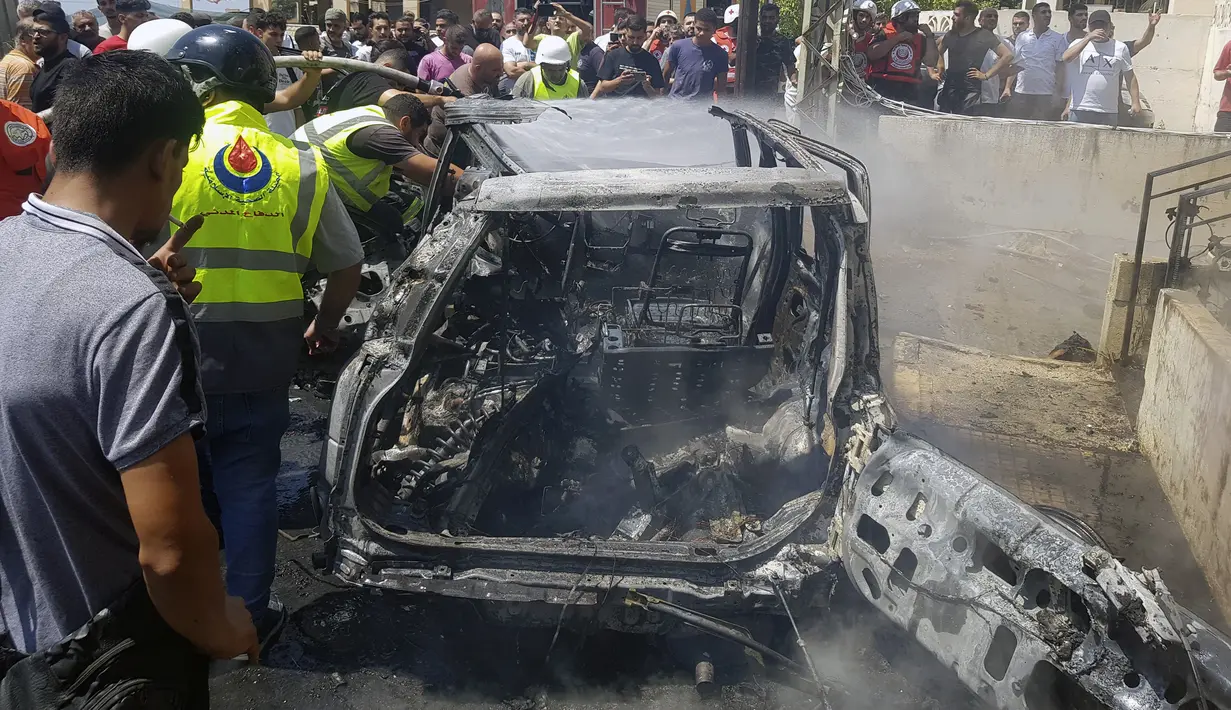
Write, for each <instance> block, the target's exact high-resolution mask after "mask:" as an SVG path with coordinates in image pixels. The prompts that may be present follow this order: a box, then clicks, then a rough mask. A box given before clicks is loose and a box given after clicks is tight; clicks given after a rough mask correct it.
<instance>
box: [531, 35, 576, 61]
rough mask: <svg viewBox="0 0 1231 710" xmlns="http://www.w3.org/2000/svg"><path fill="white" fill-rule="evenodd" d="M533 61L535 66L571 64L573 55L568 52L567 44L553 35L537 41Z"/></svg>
mask: <svg viewBox="0 0 1231 710" xmlns="http://www.w3.org/2000/svg"><path fill="white" fill-rule="evenodd" d="M534 61H535V63H536V64H571V63H572V61H573V53H572V52H571V51H569V48H568V42H565V41H564V40H563V39H562V38H560V37H557V36H555V35H548V36H546V37H544V38H543V39H541V40H539V48H538V51H536V52H535V53H534Z"/></svg>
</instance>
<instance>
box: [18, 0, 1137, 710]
mask: <svg viewBox="0 0 1231 710" xmlns="http://www.w3.org/2000/svg"><path fill="white" fill-rule="evenodd" d="M150 8H151V6H150V4H149V2H148V0H99V10H100V12H101V13H102V15H103V17H104V18H105V19H106V22H105V24H104V25H102V26H100V25H99V24H98V23H97V22H96V21H95V19H94V16H93V15H92V14H91V13H77V14H75V15H73V16H72V18H71V22H70V18H69V17H67V16H66V15H65V12H64V10H63V8H62V7H61V5H60V4H59V3H58V2H55V1H54V0H47V1H45V2H41V3H32V2H29V1H28V0H22V2H21V3H20V4H19V6H18V10H19V14H20V16H21V17H20V22H19V23H18V36H17V46H16V47H15V48H14V49H13V51H12V52H10V53H9V55H7V56H5V57H4V59H3V60H0V73H3V76H2V77H0V86H2V87H3V88H4V91H5V95H4V98H3V99H0V123H3V129H4V130H3V137H2V138H0V159H2V160H3V165H4V168H5V172H4V174H3V176H2V177H3V179H0V218H7V219H4V220H3V221H2V222H0V314H5V315H4V322H5V324H6V325H5V327H4V328H0V674H2V679H0V710H8V709H9V708H19V707H20V708H24V707H51V706H64V705H67V704H69V703H76V705H75V706H83V707H127V705H124V702H126V699H130V700H132V702H134V703H137V702H138V700H139V699H144V700H146V701H150V699H151V698H153V699H154V700H153V701H152V702H154V705H155V706H167V707H199V706H203V705H204V704H207V703H208V699H207V689H206V680H207V673H208V662H209V659H210V658H218V659H228V658H233V657H236V656H239V655H242V654H247V656H248V658H249V660H251V661H253V662H255V661H256V660H257V659H258V657H259V653H260V648H261V647H262V646H263V645H265V644H268V643H269V642H270V641H271V640H272V639H273V638H275V637H276V635H277V633H278V631H279V630H280V629H281V627H282V625H283V624H284V623H285V620H286V610H285V609H284V608H283V606H282V604H281V603H280V602H279V600H278V599H277V598H276V596H275V595H273V594H272V593H271V584H272V581H273V577H274V568H275V553H276V541H277V522H278V521H277V503H276V495H275V494H276V476H277V472H278V469H279V466H280V458H281V451H280V442H281V439H282V436H283V434H284V433H285V430H286V428H287V426H288V423H289V416H290V414H289V410H288V390H289V387H290V384H291V380H292V377H293V375H294V373H295V370H296V368H297V365H298V363H299V357H300V354H301V351H302V350H303V349H304V348H305V347H306V350H307V352H308V353H309V354H317V353H325V352H329V351H331V350H332V349H334V348H336V347H337V345H338V342H339V323H340V322H341V320H342V318H343V316H344V315H345V313H346V309H347V307H348V306H349V305H350V303H351V301H352V299H353V298H354V296H355V294H356V292H357V290H358V288H359V286H360V281H361V277H362V262H363V258H364V249H363V244H362V242H361V240H360V236H359V235H360V230H361V229H362V230H364V231H365V232H366V231H375V232H381V231H385V232H396V231H398V230H401V229H402V228H403V227H404V226H405V225H406V224H408V222H409V221H410V220H413V219H414V218H415V217H416V214H417V211H418V210H419V209H420V208H421V204H420V203H419V202H418V201H417V200H415V201H413V202H411V203H410V204H407V205H403V204H401V203H399V202H398V201H397V200H396V199H391V198H392V197H394V196H393V195H392V194H391V193H392V185H393V183H394V182H395V173H396V174H397V175H400V176H401V179H402V180H405V181H408V182H409V183H411V184H417V185H421V186H422V185H428V184H430V183H432V182H433V181H434V180H436V179H437V178H436V176H437V175H439V176H440V179H441V180H443V189H444V192H445V194H446V196H448V195H449V194H450V193H451V192H452V191H453V189H454V187H455V186H456V184H457V180H458V178H460V176H461V168H459V167H458V166H456V165H451V164H449V161H448V160H447V158H448V157H449V156H445V155H442V148H443V146H444V145H445V143H446V137H447V129H446V127H445V122H444V113H445V107H446V106H447V105H448V104H449V103H450V102H451V101H455V100H456V99H457V98H459V97H465V96H475V95H478V94H489V95H492V96H499V95H511V96H515V97H526V98H532V99H536V100H542V101H550V100H557V99H595V100H605V99H606V98H608V97H639V98H647V99H648V98H654V97H671V98H674V99H677V100H681V101H692V100H695V101H702V102H705V101H715V100H718V101H722V100H724V99H723V98H722V97H723V96H725V95H726V94H728V93H729V92H730V91H731V85H732V82H733V80H734V78H735V77H734V75H733V74H732V71H733V68H734V65H735V56H736V49H737V46H738V42H739V41H740V37H739V35H738V31H737V30H738V27H737V20H738V13H739V6H738V5H733V6H731V7H729V8H727V10H726V11H725V13H724V16H723V17H722V18H719V17H718V15H717V14H716V13H715V12H714V11H713V10H711V9H709V8H702V9H700V10H698V11H697V12H696V13H688V14H686V15H684V17H683V18H682V19H681V18H679V17H677V16H676V14H675V13H674V12H671V11H664V12H662V13H659V15H658V16H657V17H656V18H655V20H654V23H653V25H652V26H651V25H650V23H649V22H648V21H647V20H646V18H644V17H642V16H640V15H637V14H634V13H631V12H628V11H627V10H623V9H621V10H617V11H616V13H615V19H614V24H613V26H612V27H611V28H610V29H609V31H607V32H602V33H598V35H597V36H596V32H595V28H594V27H593V25H592V24H591V23H590V22H588V21H587V20H586V19H584V18H581V17H578V16H576V15H574V14H572V13H570V12H568V11H567V10H566V9H565V8H564V7H563V6H561V5H558V4H557V5H543V4H540V5H538V6H536V7H535V8H527V9H519V10H518V11H517V12H516V13H515V14H514V16H513V17H512V18H511V19H510V21H509V22H507V23H506V22H504V19H505V18H503V17H501V16H500V14H499V13H492V12H489V11H487V10H480V11H478V12H476V13H474V15H473V16H472V17H471V21H470V23H469V24H465V25H463V24H462V23H461V22H460V19H459V18H458V17H457V16H456V15H455V14H454V13H452V12H450V11H447V10H442V11H440V12H439V13H437V15H436V17H435V18H434V22H433V24H432V25H430V26H429V25H428V24H427V23H426V22H424V21H423V19H422V18H415V17H412V16H409V15H408V16H403V17H399V18H397V19H396V20H393V19H391V18H390V17H388V16H387V15H385V14H384V13H380V12H377V13H372V14H370V15H368V16H363V17H361V16H352V17H348V16H346V15H345V14H343V13H341V12H339V11H335V10H329V11H327V12H326V13H325V16H324V23H323V31H322V29H321V28H317V27H314V26H301V27H298V28H296V29H295V31H294V33H293V36H288V35H287V28H288V23H287V20H286V18H284V17H282V16H281V15H279V14H278V13H274V12H261V11H257V10H254V11H252V12H250V13H247V14H245V15H243V16H242V17H237V18H236V19H234V20H232V21H230V22H228V23H213V22H211V21H210V20H209V18H207V17H198V16H194V15H191V14H186V13H179V14H177V15H176V16H174V17H169V18H162V19H159V18H157V17H155V16H154V15H153V14H152V13H151V11H150ZM854 10H855V11H854V12H853V13H852V14H853V17H852V24H851V33H852V40H853V42H852V53H851V55H850V59H851V63H852V65H854V66H855V67H857V70H858V71H860V72H862V73H863V74H864V76H866V78H867V81H868V83H869V84H870V85H871V86H873V87H874V88H875V89H876V90H877V91H878V92H880V93H881V94H882V95H883V96H885V97H889V98H893V99H896V100H900V101H903V102H907V103H912V104H914V105H918V106H924V105H929V106H937V107H939V108H940V109H941V110H944V111H952V112H955V113H971V114H974V113H980V114H982V115H1001V111H1004V109H1006V108H1007V115H1018V116H1023V117H1033V118H1061V117H1067V118H1069V119H1070V120H1074V121H1083V122H1089V123H1106V124H1109V125H1115V119H1114V117H1111V118H1109V115H1111V116H1113V111H1112V110H1111V108H1113V107H1114V103H1112V102H1111V98H1110V97H1109V95H1108V93H1107V92H1108V91H1109V89H1108V87H1113V88H1115V89H1116V92H1117V93H1118V91H1119V83H1120V82H1121V81H1125V82H1127V83H1128V87H1129V89H1128V90H1129V94H1130V96H1131V107H1130V110H1137V109H1138V108H1139V106H1138V92H1137V89H1136V80H1135V78H1133V77H1132V59H1131V58H1132V56H1133V55H1134V54H1135V53H1136V52H1139V51H1141V50H1142V49H1143V48H1144V47H1145V46H1146V45H1148V44H1149V42H1150V40H1151V39H1152V37H1153V31H1154V26H1155V25H1156V24H1157V22H1158V19H1157V17H1156V16H1153V17H1151V19H1150V25H1149V30H1148V31H1147V33H1146V35H1145V36H1143V37H1142V38H1141V39H1140V40H1138V41H1136V42H1134V43H1122V42H1118V41H1115V40H1114V39H1113V38H1112V34H1113V32H1114V26H1113V25H1112V23H1111V21H1110V17H1109V16H1108V15H1107V13H1103V12H1097V11H1096V12H1093V13H1089V14H1088V17H1087V16H1086V13H1085V10H1084V8H1083V6H1080V5H1078V6H1074V7H1073V8H1071V9H1070V16H1071V18H1072V23H1073V29H1072V30H1071V31H1070V33H1069V35H1070V36H1069V37H1062V36H1060V35H1059V34H1057V33H1056V32H1054V31H1053V30H1050V29H1049V24H1050V19H1051V12H1050V8H1049V7H1048V6H1047V4H1046V3H1039V4H1037V5H1036V6H1035V7H1034V9H1033V12H1032V14H1031V15H1030V16H1028V17H1023V16H1022V15H1023V13H1019V14H1018V16H1017V17H1015V18H1014V21H1013V35H1012V36H1010V37H997V36H996V35H995V34H994V31H995V29H996V13H994V12H991V13H988V12H982V13H980V12H978V11H977V9H976V8H975V7H974V6H973V4H971V3H970V2H969V0H959V2H958V4H957V9H956V10H955V12H954V25H953V28H952V29H951V30H950V31H949V32H947V33H945V35H944V36H942V37H939V38H937V37H935V36H934V35H933V33H932V32H931V31H930V30H929V29H928V28H927V27H926V26H921V25H920V24H919V10H918V7H917V5H915V3H914V2H913V0H900V1H899V2H898V3H897V4H896V5H895V6H894V9H893V12H892V13H891V15H890V16H889V17H879V16H878V13H876V6H875V5H874V4H872V3H871V0H857V4H856V5H855V7H854ZM759 13H760V14H759V17H758V18H757V19H758V22H757V23H755V26H756V28H757V32H758V37H757V49H756V52H755V55H754V57H753V58H752V62H751V65H750V66H751V71H752V72H753V76H751V77H749V80H748V81H747V82H745V87H746V90H747V92H748V93H750V94H752V95H754V96H757V97H763V98H772V99H774V100H779V97H780V96H781V95H782V93H783V91H784V89H786V90H788V91H789V90H790V89H792V88H793V87H794V85H795V83H796V81H797V77H796V70H795V63H796V60H797V57H796V52H797V51H798V43H797V42H795V41H793V40H792V39H791V38H789V37H786V36H783V35H782V34H781V33H780V32H779V30H778V24H779V20H780V12H779V8H778V7H777V6H776V5H774V4H772V3H766V4H764V5H761V6H760V10H759ZM286 54H295V55H302V57H303V58H304V59H306V60H307V62H299V63H298V64H299V65H300V66H302V67H303V68H301V69H295V68H291V67H289V66H284V65H279V63H278V62H276V61H275V57H277V56H279V55H286ZM322 56H330V57H337V58H341V59H347V60H353V61H357V62H369V63H371V64H372V65H373V68H375V67H387V68H390V69H394V70H397V71H398V72H402V75H397V74H389V73H382V71H354V70H353V69H354V67H353V66H349V64H348V63H345V62H343V63H338V64H337V65H335V66H332V67H330V68H322V67H321V65H320V64H319V63H317V62H316V61H315V60H318V59H320V57H322ZM406 75H413V76H411V77H409V78H413V79H414V82H413V84H414V85H413V86H412V85H410V84H408V83H407V82H408V81H409V79H408V77H407V76H406ZM399 76H400V78H398V77H399ZM391 77H393V78H391ZM927 78H930V79H931V80H933V81H934V82H936V83H937V84H939V86H938V87H937V88H936V89H934V90H932V92H931V94H930V95H929V94H928V93H927V88H926V86H927V84H926V82H925V79H927ZM1001 79H1003V81H1000V80H1001ZM425 89H426V90H425ZM1006 100H1007V107H1006ZM46 109H51V113H50V121H51V125H50V129H49V127H48V125H47V123H46V122H44V121H43V120H42V119H41V118H40V117H39V115H37V113H36V112H39V111H44V110H46ZM53 136H54V140H55V149H54V160H53V151H52V149H51V140H52V138H53ZM168 225H176V226H177V229H175V230H174V233H173V234H172V233H171V229H170V228H169V227H168ZM49 255H52V256H51V257H50V258H49ZM309 270H312V271H314V272H317V273H320V274H324V275H327V277H328V278H327V281H326V286H325V287H324V291H323V294H322V295H321V297H320V299H319V303H318V305H317V307H316V310H315V312H313V313H305V306H304V290H303V285H302V278H303V276H304V275H305V274H306V273H308V271H309ZM220 547H221V548H222V549H223V550H224V552H225V560H226V565H225V573H223V572H222V571H221V570H220V569H219V564H218V550H219V549H220ZM133 699H138V700H133ZM203 699H204V702H203ZM108 702H109V703H110V704H107V703H108Z"/></svg>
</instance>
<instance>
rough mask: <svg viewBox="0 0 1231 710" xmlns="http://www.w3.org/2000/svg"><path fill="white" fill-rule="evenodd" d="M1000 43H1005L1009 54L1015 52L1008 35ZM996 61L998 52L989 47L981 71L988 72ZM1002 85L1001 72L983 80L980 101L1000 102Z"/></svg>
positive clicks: (987, 102) (986, 102)
mask: <svg viewBox="0 0 1231 710" xmlns="http://www.w3.org/2000/svg"><path fill="white" fill-rule="evenodd" d="M1000 43H1001V44H1003V45H1004V48H1005V49H1007V50H1009V54H1012V53H1013V42H1012V40H1010V39H1009V38H1008V37H1001V38H1000ZM995 63H996V53H995V52H993V51H992V50H990V49H989V50H987V54H986V55H985V56H984V57H983V64H982V65H981V66H980V67H979V71H981V72H984V73H986V72H988V71H989V70H991V68H992V65H993V64H995ZM1001 86H1002V84H1001V83H1000V75H999V74H997V75H996V76H994V77H992V78H991V79H988V80H987V81H985V82H982V86H980V87H979V92H980V102H981V103H985V104H998V103H1000V89H1001Z"/></svg>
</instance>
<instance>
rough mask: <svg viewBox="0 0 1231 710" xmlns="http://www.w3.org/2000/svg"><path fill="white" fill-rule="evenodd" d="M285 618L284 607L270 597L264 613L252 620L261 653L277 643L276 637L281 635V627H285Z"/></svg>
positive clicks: (273, 597)
mask: <svg viewBox="0 0 1231 710" xmlns="http://www.w3.org/2000/svg"><path fill="white" fill-rule="evenodd" d="M286 618H287V611H286V607H285V606H283V604H282V602H281V601H279V600H278V598H277V597H275V596H273V595H270V597H269V606H267V607H265V611H264V613H262V614H261V615H260V616H259V617H258V618H256V619H253V624H254V625H255V626H256V637H257V640H258V641H260V642H261V651H262V653H263V652H264V651H265V649H267V648H269V647H270V646H271V645H273V644H274V643H275V642H277V640H278V635H279V634H281V633H282V627H284V626H286Z"/></svg>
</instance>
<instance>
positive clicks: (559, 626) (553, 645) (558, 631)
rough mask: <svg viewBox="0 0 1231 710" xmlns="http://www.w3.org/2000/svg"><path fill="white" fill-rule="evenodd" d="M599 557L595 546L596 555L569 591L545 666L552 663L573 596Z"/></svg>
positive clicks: (552, 637) (591, 558)
mask: <svg viewBox="0 0 1231 710" xmlns="http://www.w3.org/2000/svg"><path fill="white" fill-rule="evenodd" d="M597 557H598V546H597V545H595V547H594V554H593V555H590V561H589V562H587V563H586V568H585V569H584V570H582V571H581V574H580V575H578V576H577V581H575V582H573V586H572V588H571V589H569V590H568V598H567V599H566V600H565V602H564V605H563V606H561V607H560V617H559V618H558V619H556V632H555V633H553V634H552V635H551V643H550V644H549V645H548V646H547V655H546V656H544V657H543V665H544V666H546V665H547V664H548V662H550V661H551V652H552V650H554V649H555V647H556V641H557V640H558V639H559V638H560V629H561V628H562V627H563V626H564V613H565V612H567V611H568V608H569V607H570V606H571V605H572V604H573V602H574V601H576V600H575V599H574V598H573V594H574V593H576V592H577V586H578V585H579V584H581V580H583V579H585V578H586V575H588V574H590V566H591V565H593V564H594V560H595V558H597ZM578 598H580V597H578Z"/></svg>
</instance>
